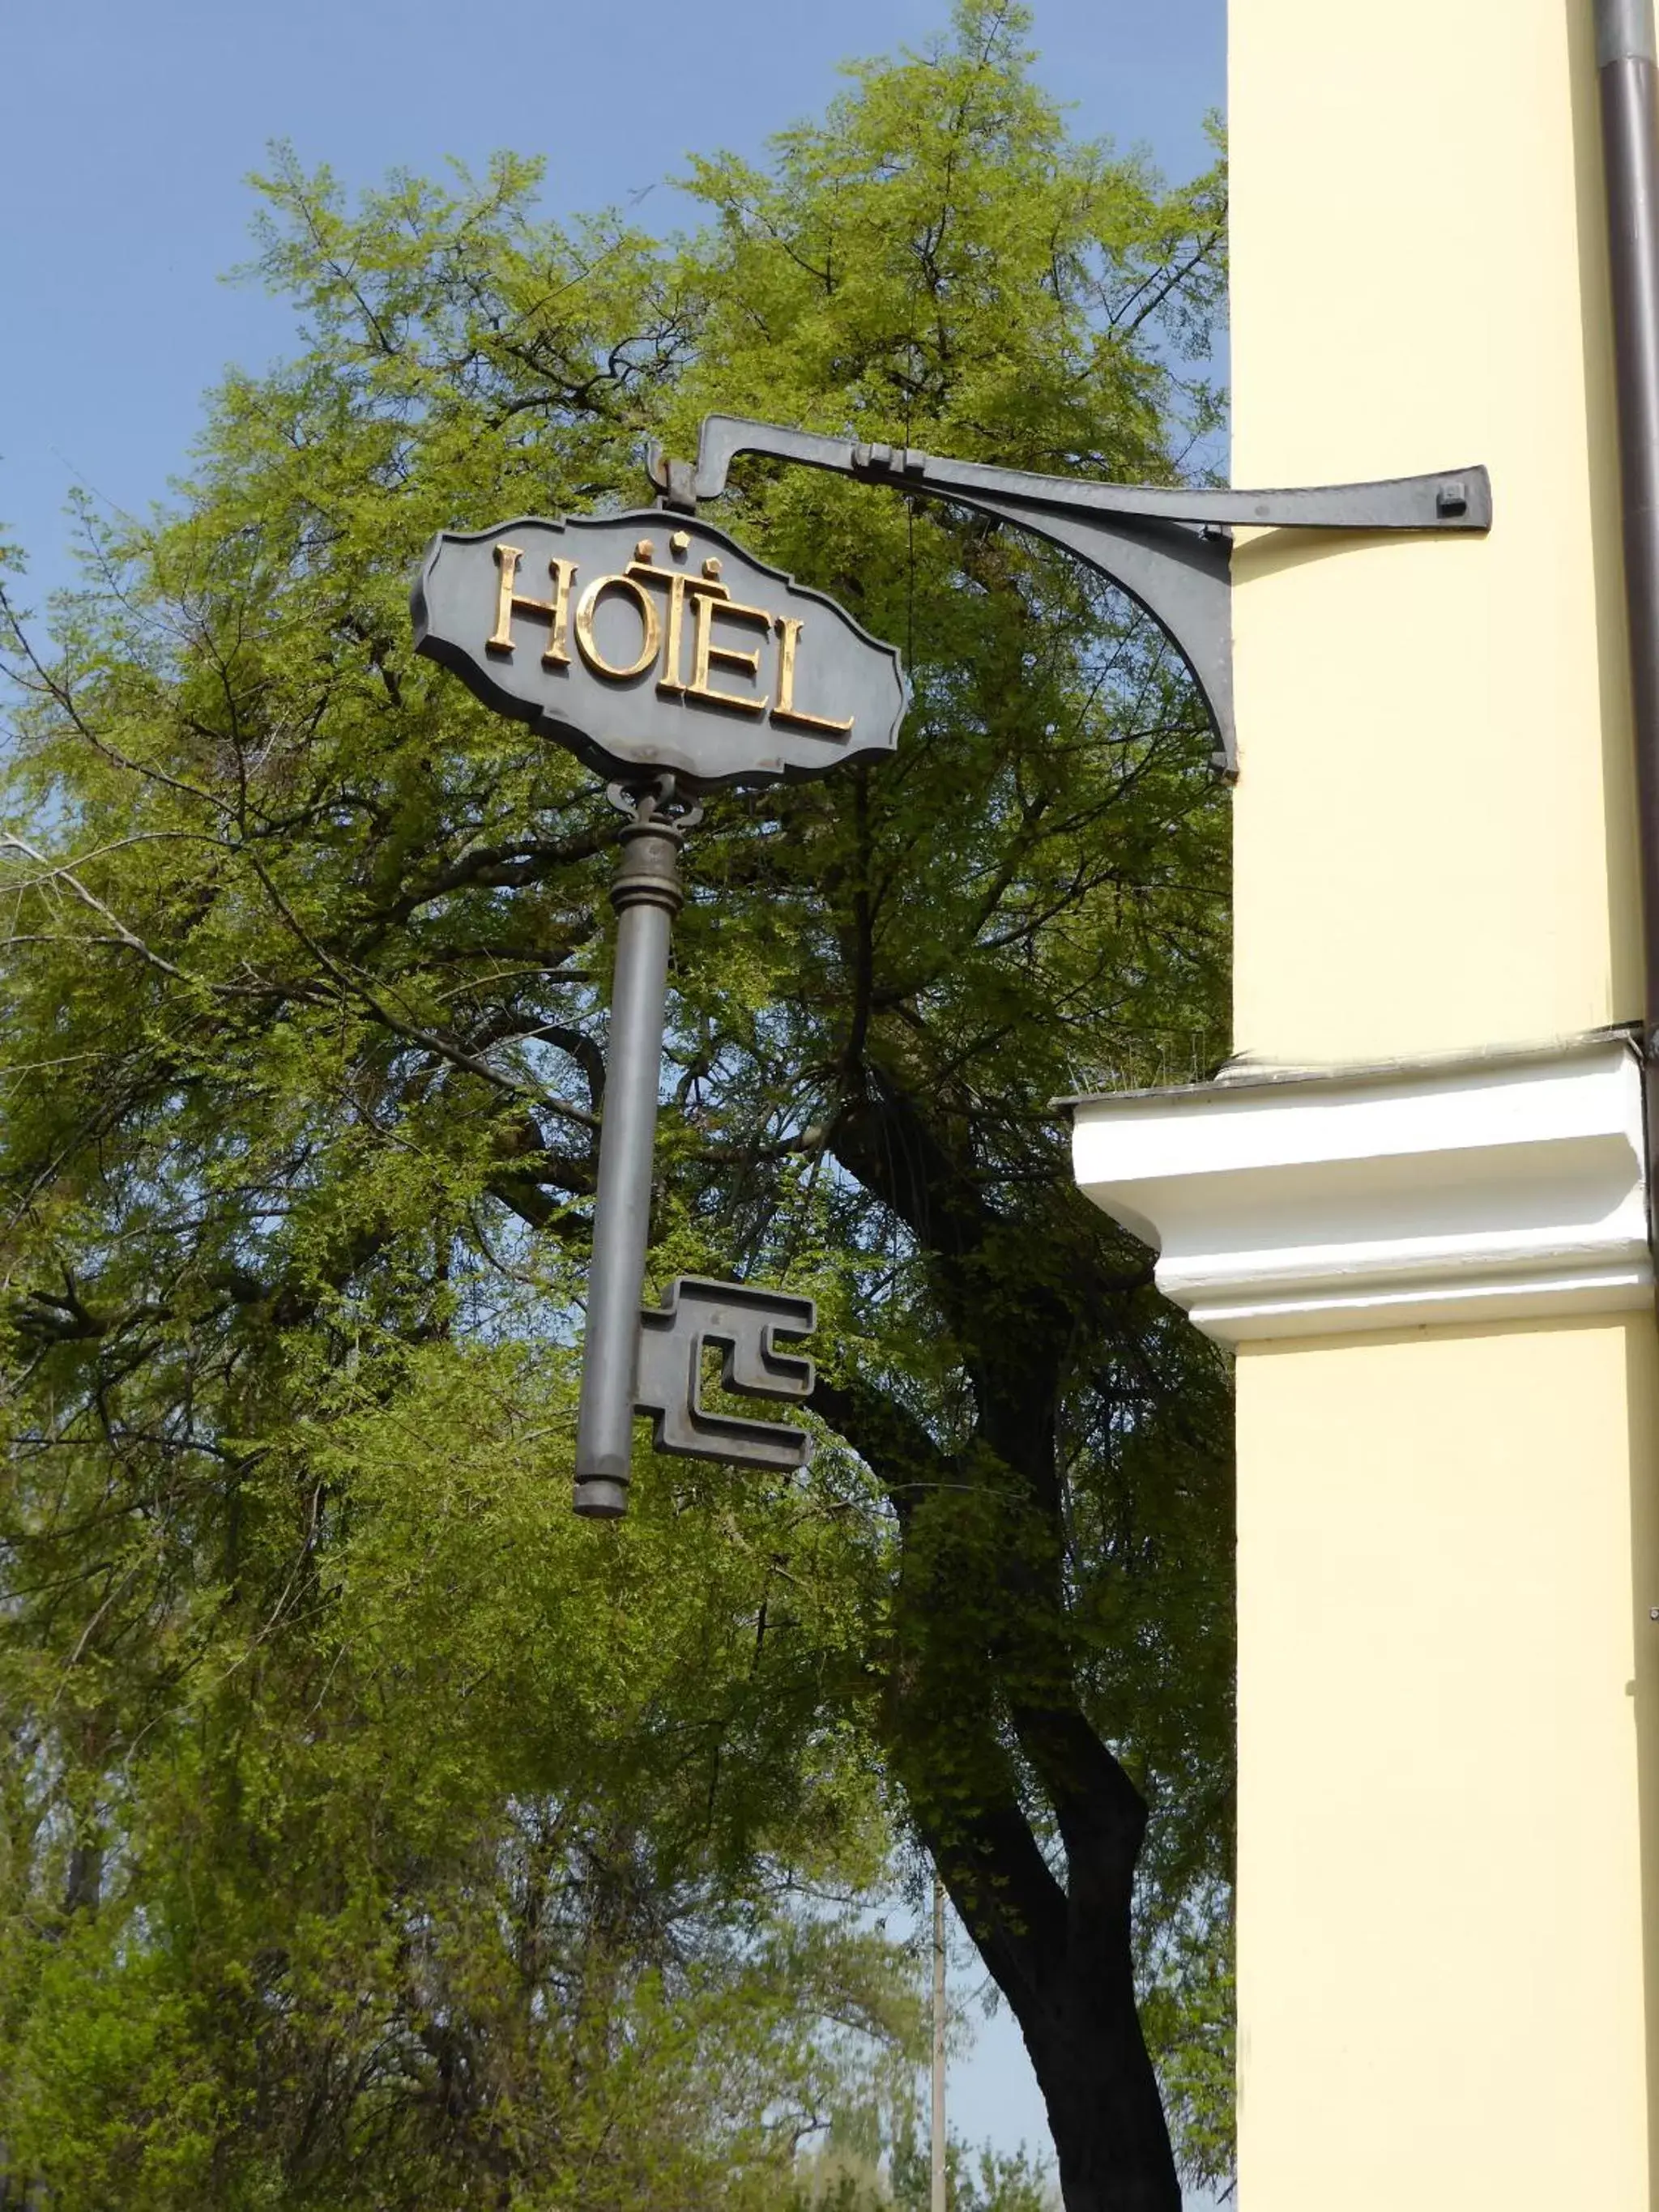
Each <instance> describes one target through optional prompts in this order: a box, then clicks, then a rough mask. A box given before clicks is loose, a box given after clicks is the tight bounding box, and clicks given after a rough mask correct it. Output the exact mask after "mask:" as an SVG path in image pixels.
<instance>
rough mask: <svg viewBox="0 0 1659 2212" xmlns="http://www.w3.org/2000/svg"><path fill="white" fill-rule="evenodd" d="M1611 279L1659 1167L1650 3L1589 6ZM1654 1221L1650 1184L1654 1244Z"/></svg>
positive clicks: (1655, 216)
mask: <svg viewBox="0 0 1659 2212" xmlns="http://www.w3.org/2000/svg"><path fill="white" fill-rule="evenodd" d="M1595 52H1596V63H1597V67H1598V70H1599V72H1600V76H1601V153H1602V161H1603V164H1604V166H1605V169H1606V174H1607V240H1608V251H1609V260H1610V266H1611V274H1612V279H1613V358H1614V364H1615V369H1616V374H1617V379H1618V386H1619V453H1620V489H1621V494H1622V504H1623V508H1624V526H1625V599H1626V608H1627V611H1628V615H1629V630H1630V667H1631V694H1632V707H1633V708H1634V713H1635V720H1636V803H1637V821H1638V834H1639V837H1640V846H1641V871H1642V951H1643V1006H1642V1056H1643V1060H1644V1063H1645V1066H1646V1068H1647V1070H1648V1080H1647V1083H1646V1085H1645V1088H1646V1093H1647V1111H1648V1154H1649V1158H1650V1160H1652V1159H1654V1158H1656V1157H1659V1151H1656V1145H1655V1137H1656V1133H1659V1131H1656V1115H1659V1076H1656V1072H1655V1063H1656V1060H1659V70H1656V68H1655V59H1654V57H1655V48H1654V21H1653V7H1652V0H1595ZM1656 1221H1659V1216H1656V1212H1655V1191H1654V1177H1653V1176H1652V1174H1651V1172H1650V1176H1649V1233H1650V1238H1652V1237H1653V1235H1654V1231H1655V1227H1656Z"/></svg>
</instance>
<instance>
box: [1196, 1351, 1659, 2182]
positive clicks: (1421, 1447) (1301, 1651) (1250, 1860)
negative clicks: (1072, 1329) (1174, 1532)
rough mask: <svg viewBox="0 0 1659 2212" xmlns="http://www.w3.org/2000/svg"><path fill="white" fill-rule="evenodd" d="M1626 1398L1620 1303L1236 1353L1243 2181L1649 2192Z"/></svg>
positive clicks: (1643, 1610)
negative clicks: (1536, 1323)
mask: <svg viewBox="0 0 1659 2212" xmlns="http://www.w3.org/2000/svg"><path fill="white" fill-rule="evenodd" d="M1656 1403H1659V1389H1656V1358H1655V1331H1654V1328H1653V1325H1652V1323H1651V1322H1650V1319H1649V1318H1648V1316H1646V1315H1645V1314H1638V1315H1632V1316H1619V1317H1610V1318H1608V1319H1607V1320H1605V1321H1594V1322H1580V1323H1577V1324H1576V1325H1564V1324H1560V1323H1557V1324H1555V1325H1548V1324H1546V1325H1543V1326H1541V1327H1528V1326H1526V1325H1516V1326H1513V1327H1510V1328H1494V1329H1490V1330H1487V1331H1485V1332H1474V1331H1470V1332H1460V1331H1454V1330H1442V1331H1433V1332H1430V1331H1422V1332H1417V1333H1413V1334H1411V1335H1407V1336H1403V1337H1387V1336H1374V1337H1364V1338H1357V1339H1353V1340H1349V1341H1346V1342H1338V1343H1332V1342H1330V1341H1326V1342H1323V1343H1322V1344H1320V1345H1318V1346H1305V1345H1297V1344H1285V1345H1276V1346H1263V1347H1260V1348H1254V1349H1247V1350H1245V1351H1243V1352H1242V1353H1241V1355H1240V1358H1239V1361H1238V1435H1239V1500H1240V1503H1239V1566H1240V1590H1239V1631H1240V1644H1241V1649H1242V1651H1243V1655H1244V1656H1243V1666H1242V1668H1241V1682H1240V1712H1239V1775H1240V1784H1239V1786H1240V1802H1239V1826H1240V1845H1239V1893H1240V1900H1241V1923H1240V1953H1239V1977H1240V1986H1241V1997H1242V2049H1241V2069H1240V2070H1241V2087H1242V2096H1241V2103H1240V2172H1241V2178H1242V2191H1241V2202H1242V2203H1243V2208H1244V2212H1329V2208H1330V2207H1332V2206H1333V2205H1337V2204H1340V2206H1341V2208H1342V2212H1402V2208H1406V2207H1410V2208H1412V2212H1454V2208H1455V2209H1456V2212H1462V2208H1464V2207H1473V2206H1487V2205H1490V2206H1492V2207H1493V2208H1494V2212H1496V2208H1499V2207H1501V2208H1503V2212H1567V2208H1570V2207H1571V2208H1573V2212H1577V2208H1580V2207H1583V2208H1584V2212H1590V2208H1592V2207H1594V2208H1595V2212H1604V2208H1605V2212H1613V2208H1615V2207H1617V2208H1627V2212H1637V2209H1638V2208H1645V2207H1647V2206H1648V2205H1649V2204H1650V2201H1651V2199H1650V2147H1649V2140H1648V2128H1649V2120H1648V2114H1649V2097H1648V2085H1647V2081H1646V2078H1645V2076H1646V2068H1647V2063H1648V2050H1649V2037H1648V2030H1647V2021H1646V2014H1645V2007H1644V1951H1645V1952H1646V1954H1648V1955H1649V1956H1651V1954H1652V1952H1653V1942H1652V1934H1651V1928H1650V1920H1651V1912H1652V1900H1651V1899H1650V1900H1649V1901H1648V1912H1647V1917H1646V1918H1645V1919H1644V1899H1643V1891H1642V1885H1643V1869H1642V1850H1641V1832H1642V1821H1641V1818H1640V1810H1639V1803H1638V1800H1639V1796H1640V1794H1641V1788H1642V1784H1643V1781H1644V1779H1645V1780H1646V1781H1647V1783H1648V1784H1649V1786H1650V1788H1651V1785H1652V1783H1653V1776H1652V1773H1651V1771H1648V1772H1647V1773H1646V1775H1645V1777H1644V1775H1643V1773H1642V1772H1641V1771H1639V1769H1640V1767H1641V1765H1642V1764H1643V1753H1644V1749H1645V1752H1646V1755H1647V1759H1648V1761H1649V1762H1651V1759H1652V1757H1653V1754H1654V1748H1655V1746H1656V1741H1659V1739H1656V1736H1655V1733H1654V1731H1655V1723H1656V1701H1659V1628H1656V1627H1655V1626H1652V1624H1651V1623H1650V1621H1649V1620H1648V1617H1647V1607H1648V1605H1649V1602H1650V1601H1653V1602H1659V1588H1656V1577H1655V1576H1654V1574H1653V1572H1652V1571H1651V1568H1650V1564H1649V1562H1650V1560H1651V1559H1652V1541H1651V1540H1652V1534H1653V1531H1652V1528H1651V1515H1652V1504H1651V1499H1652V1493H1653V1476H1652V1469H1653V1468H1654V1466H1655V1455H1656V1451H1659V1426H1656ZM1632 1468H1635V1469H1637V1470H1638V1473H1637V1474H1636V1476H1635V1479H1634V1482H1633V1480H1632Z"/></svg>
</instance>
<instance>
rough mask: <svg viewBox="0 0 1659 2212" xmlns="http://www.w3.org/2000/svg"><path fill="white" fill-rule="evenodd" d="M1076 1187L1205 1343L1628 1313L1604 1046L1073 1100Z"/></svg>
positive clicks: (1640, 1246) (1618, 1143)
mask: <svg viewBox="0 0 1659 2212" xmlns="http://www.w3.org/2000/svg"><path fill="white" fill-rule="evenodd" d="M1644 1158H1645V1146H1644V1138H1643V1120H1642V1074H1641V1069H1640V1066H1639V1065H1638V1060H1637V1057H1636V1054H1635V1050H1634V1048H1633V1047H1632V1045H1631V1044H1630V1043H1629V1042H1627V1041H1626V1039H1625V1038H1623V1037H1621V1036H1593V1037H1587V1038H1584V1039H1582V1040H1579V1041H1577V1042H1572V1043H1570V1044H1565V1045H1560V1046H1558V1047H1554V1048H1550V1049H1548V1050H1544V1051H1537V1052H1526V1053H1511V1054H1491V1055H1488V1056H1486V1057H1482V1058H1480V1059H1469V1060H1458V1061H1443V1062H1437V1063H1423V1064H1419V1065H1416V1066H1390V1067H1382V1068H1349V1069H1338V1070H1334V1071H1331V1072H1329V1073H1317V1074H1309V1073H1291V1074H1280V1075H1273V1074H1261V1075H1257V1074H1252V1073H1249V1072H1248V1071H1246V1072H1244V1073H1241V1074H1239V1075H1237V1076H1235V1077H1232V1078H1230V1079H1224V1080H1223V1081H1221V1082H1219V1083H1214V1084H1206V1085H1201V1086H1199V1087H1196V1088H1194V1089H1189V1090H1178V1091H1126V1092H1119V1093H1109V1094H1108V1095H1106V1096H1105V1097H1096V1098H1083V1099H1079V1100H1076V1101H1074V1102H1073V1162H1074V1165H1075V1168H1076V1171H1077V1179H1078V1182H1079V1183H1080V1184H1081V1186H1082V1187H1083V1188H1084V1189H1085V1191H1086V1192H1087V1193H1088V1194H1089V1196H1090V1197H1091V1199H1093V1200H1094V1201H1095V1203H1096V1204H1097V1206H1103V1207H1104V1209H1105V1211H1106V1212H1108V1213H1109V1214H1112V1215H1113V1216H1115V1218H1116V1219H1118V1220H1119V1221H1121V1222H1122V1223H1123V1225H1124V1226H1125V1227H1126V1228H1127V1229H1131V1230H1133V1232H1134V1233H1135V1235H1136V1236H1137V1237H1141V1238H1142V1239H1143V1240H1144V1241H1145V1242H1146V1243H1148V1244H1151V1245H1152V1246H1153V1247H1154V1248H1155V1249H1157V1250H1158V1255H1159V1258H1158V1287H1159V1288H1160V1289H1161V1290H1162V1291H1164V1295H1165V1296H1166V1297H1170V1298H1172V1299H1173V1300H1174V1301H1175V1303H1176V1304H1177V1305H1181V1306H1184V1307H1185V1308H1186V1309H1187V1311H1188V1313H1189V1314H1190V1315H1191V1316H1192V1317H1193V1319H1194V1322H1197V1324H1198V1326H1199V1327H1200V1328H1201V1329H1204V1330H1205V1331H1206V1333H1207V1334H1210V1335H1211V1336H1214V1337H1218V1338H1219V1339H1220V1340H1221V1341H1222V1342H1223V1343H1225V1344H1237V1343H1242V1342H1244V1341H1246V1340H1252V1339H1261V1338H1268V1337H1297V1336H1316V1335H1330V1334H1355V1333H1358V1332H1359V1331H1361V1330H1365V1329H1381V1328H1407V1327H1415V1326H1420V1325H1422V1324H1425V1323H1428V1324H1433V1325H1446V1324H1451V1323H1461V1322H1480V1321H1498V1320H1505V1319H1512V1318H1516V1317H1521V1316H1542V1315H1555V1314H1561V1315H1570V1314H1583V1313H1608V1312H1615V1311H1617V1310H1620V1309H1621V1308H1624V1307H1629V1306H1641V1305H1644V1304H1648V1303H1649V1302H1650V1299H1651V1297H1652V1295H1653V1292H1652V1284H1653V1271H1652V1267H1651V1265H1650V1261H1649V1255H1648V1245H1647V1218H1646V1199H1645V1193H1644Z"/></svg>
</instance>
